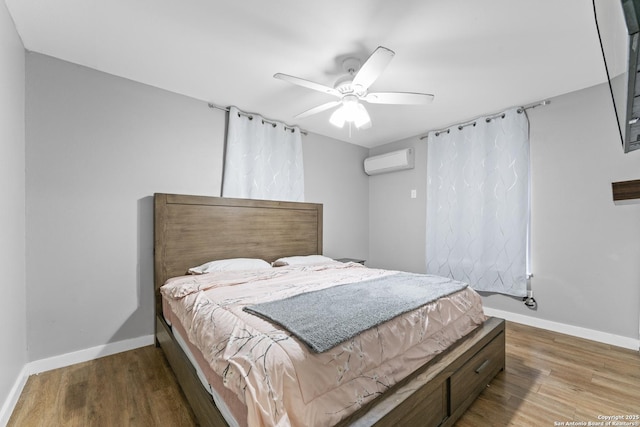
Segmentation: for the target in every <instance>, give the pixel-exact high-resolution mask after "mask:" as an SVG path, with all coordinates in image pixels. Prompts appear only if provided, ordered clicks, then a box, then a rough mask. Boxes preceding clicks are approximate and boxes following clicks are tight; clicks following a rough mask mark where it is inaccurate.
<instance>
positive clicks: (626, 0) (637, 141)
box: [593, 0, 640, 153]
mask: <svg viewBox="0 0 640 427" xmlns="http://www.w3.org/2000/svg"><path fill="white" fill-rule="evenodd" d="M593 2H594V3H593V5H594V13H595V16H596V24H597V28H598V35H599V37H600V45H601V47H602V55H603V58H604V62H605V66H606V69H607V77H608V79H609V87H610V89H611V96H612V98H613V105H614V109H615V113H616V118H617V123H618V130H619V131H620V140H621V142H622V148H623V150H624V152H625V153H628V152H630V151H634V150H638V149H640V79H639V78H638V72H639V71H640V70H639V69H638V65H639V64H638V47H639V46H638V43H639V42H640V40H639V39H640V15H639V13H640V0H593Z"/></svg>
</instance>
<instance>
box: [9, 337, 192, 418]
mask: <svg viewBox="0 0 640 427" xmlns="http://www.w3.org/2000/svg"><path fill="white" fill-rule="evenodd" d="M195 425H196V423H195V419H194V417H193V414H192V412H191V409H190V408H189V405H188V404H187V401H186V399H185V398H184V396H183V394H182V393H181V391H180V387H179V386H178V383H177V382H176V379H175V377H174V375H173V372H172V371H171V368H170V367H169V365H168V363H167V361H166V359H165V358H164V355H163V353H162V350H161V349H160V348H156V347H153V346H149V347H143V348H139V349H136V350H132V351H128V352H124V353H119V354H116V355H113V356H107V357H103V358H100V359H97V360H93V361H90V362H85V363H80V364H77V365H73V366H70V367H67V368H61V369H55V370H53V371H48V372H44V373H42V374H39V375H32V376H31V377H29V379H28V381H27V384H26V385H25V388H24V390H23V392H22V394H21V396H20V399H19V400H18V403H17V405H16V408H15V410H14V412H13V414H12V416H11V418H10V419H9V424H8V425H7V427H61V426H65V427H67V426H69V427H76V426H78V427H80V426H82V427H85V426H87V427H88V426H96V427H98V426H100V427H103V426H104V427H112V426H113V427H116V426H117V427H125V426H172V427H173V426H176V427H180V426H185V427H187V426H189V427H191V426H195Z"/></svg>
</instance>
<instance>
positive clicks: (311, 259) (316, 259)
mask: <svg viewBox="0 0 640 427" xmlns="http://www.w3.org/2000/svg"><path fill="white" fill-rule="evenodd" d="M336 262H338V261H336V260H334V259H331V258H329V257H326V256H322V255H305V256H290V257H284V258H279V259H277V260H275V261H274V262H273V264H272V265H273V266H274V267H283V266H285V265H314V264H332V263H336Z"/></svg>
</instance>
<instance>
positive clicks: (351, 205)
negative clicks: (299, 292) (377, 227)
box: [302, 133, 369, 259]
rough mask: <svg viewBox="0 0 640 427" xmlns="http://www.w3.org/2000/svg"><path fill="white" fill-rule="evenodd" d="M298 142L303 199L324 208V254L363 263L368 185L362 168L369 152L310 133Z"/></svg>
mask: <svg viewBox="0 0 640 427" xmlns="http://www.w3.org/2000/svg"><path fill="white" fill-rule="evenodd" d="M302 142H303V147H302V149H303V154H304V171H305V173H304V180H305V184H304V185H305V199H306V200H307V201H309V202H316V203H322V204H323V205H324V207H323V216H324V233H323V234H324V248H323V249H324V254H325V255H327V256H329V257H332V258H359V259H367V257H368V249H369V228H368V227H369V201H368V200H369V194H368V187H369V181H368V179H367V175H366V174H365V173H364V169H363V167H362V164H363V162H364V159H365V158H366V157H367V155H368V153H369V150H367V149H366V148H363V147H360V146H357V145H354V144H346V143H344V142H342V141H338V140H335V139H332V138H329V137H326V136H321V135H316V134H311V133H310V134H309V135H307V136H303V137H302Z"/></svg>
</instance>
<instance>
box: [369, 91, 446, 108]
mask: <svg viewBox="0 0 640 427" xmlns="http://www.w3.org/2000/svg"><path fill="white" fill-rule="evenodd" d="M433 98H435V97H434V96H433V95H431V94H429V93H415V92H372V93H368V94H367V95H366V96H364V97H363V98H362V99H363V100H364V101H367V102H370V103H371V104H401V105H424V104H428V103H430V102H432V101H433Z"/></svg>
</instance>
